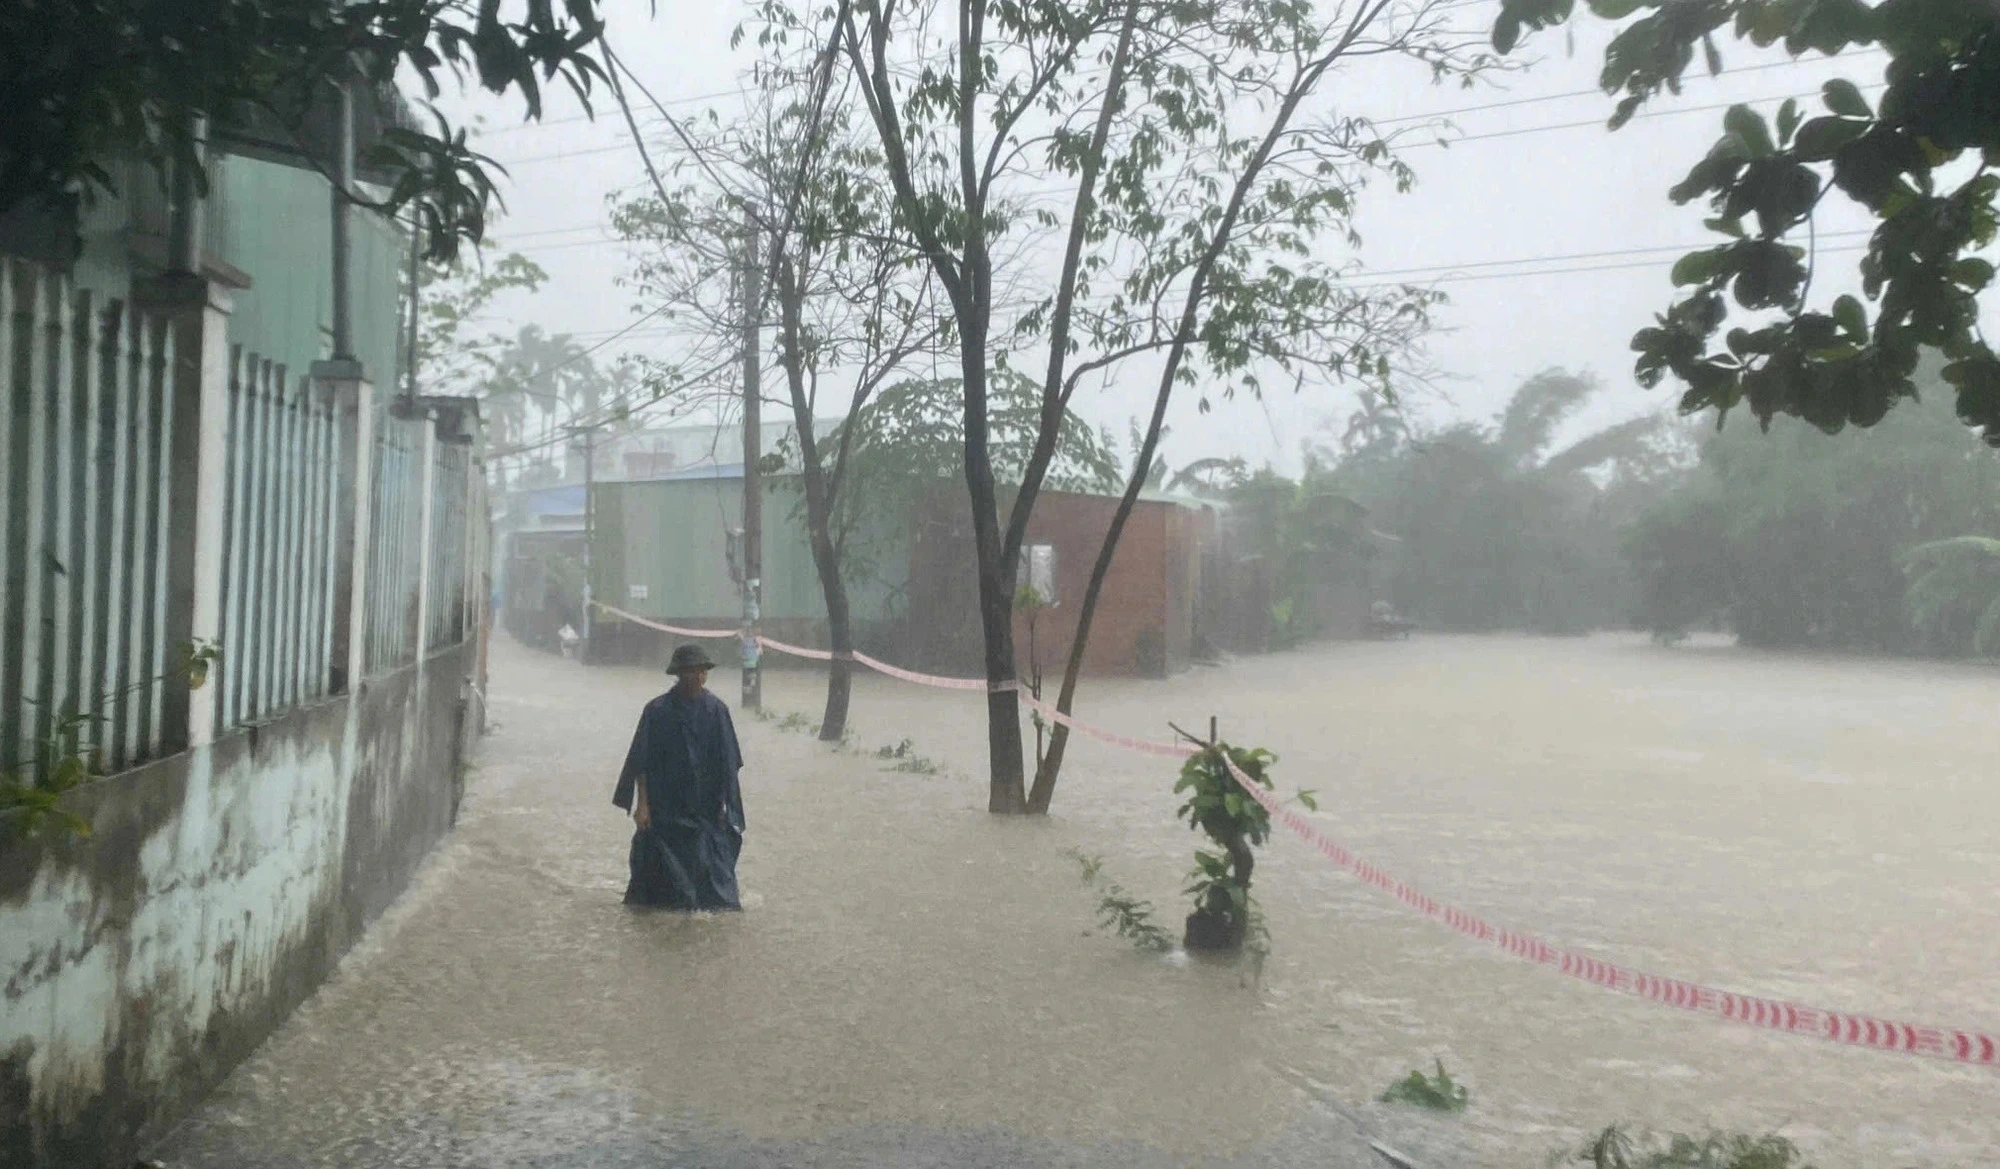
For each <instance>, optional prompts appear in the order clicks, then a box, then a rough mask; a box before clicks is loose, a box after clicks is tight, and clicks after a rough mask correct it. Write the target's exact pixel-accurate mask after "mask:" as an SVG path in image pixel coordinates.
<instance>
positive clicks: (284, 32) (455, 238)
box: [0, 0, 603, 261]
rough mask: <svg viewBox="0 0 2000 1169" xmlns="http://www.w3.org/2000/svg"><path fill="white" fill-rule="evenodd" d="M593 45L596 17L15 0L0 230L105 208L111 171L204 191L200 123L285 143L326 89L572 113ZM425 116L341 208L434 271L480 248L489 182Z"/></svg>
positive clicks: (591, 68)
mask: <svg viewBox="0 0 2000 1169" xmlns="http://www.w3.org/2000/svg"><path fill="white" fill-rule="evenodd" d="M602 31H603V22H602V21H601V20H600V19H599V17H598V15H597V2H596V0H564V2H563V3H562V4H557V3H555V2H554V0H514V2H508V0H480V3H478V4H471V3H462V2H452V3H438V2H436V0H173V2H172V3H152V2H145V0H16V2H13V3H9V4H6V5H4V6H0V109H5V110H6V111H7V116H6V118H4V119H0V214H6V213H8V212H12V211H14V210H16V209H18V208H23V207H33V208H48V209H60V208H68V207H71V206H73V205H74V201H75V199H76V197H77V195H78V194H79V193H81V194H83V195H84V196H91V195H97V194H115V193H116V187H115V181H114V179H113V171H112V168H111V166H110V163H111V162H112V161H113V160H115V159H118V158H134V159H137V160H139V161H141V162H143V163H147V164H150V165H151V166H152V167H153V168H154V169H155V170H156V171H157V172H158V173H159V174H160V175H161V176H163V177H164V176H165V175H167V174H168V173H169V172H170V171H171V170H173V169H174V168H189V169H191V170H192V172H193V174H194V175H195V176H196V178H197V185H198V186H205V184H206V173H205V170H204V169H203V159H202V151H201V141H202V139H203V137H204V131H203V129H202V125H203V123H204V121H205V122H206V123H207V124H208V126H209V128H210V130H219V131H225V132H226V131H228V130H230V129H234V128H253V129H261V128H263V127H266V126H269V127H273V128H274V129H275V131H276V132H277V133H279V134H291V135H293V136H295V137H296V136H298V135H299V134H300V132H301V130H302V128H303V126H304V125H305V123H306V121H307V119H308V117H309V115H311V114H313V113H314V112H315V111H316V110H323V109H324V108H325V103H326V101H327V95H328V92H329V87H330V86H331V85H333V84H335V83H351V84H353V85H356V86H358V87H361V88H363V89H366V90H373V91H382V92H387V91H392V90H393V89H394V87H395V82H396V78H397V77H398V75H399V74H407V75H410V76H414V77H416V78H417V79H418V80H419V81H421V83H422V84H423V86H424V89H425V92H426V93H427V95H428V96H429V97H430V98H433V99H435V98H436V97H437V96H438V95H439V94H440V93H441V92H442V79H443V75H445V74H447V73H449V74H450V75H451V76H452V77H453V78H454V79H457V78H463V77H464V75H465V74H467V73H468V72H469V73H471V74H472V75H474V76H475V77H476V78H477V79H478V82H479V84H480V85H481V86H482V87H484V88H485V89H487V90H489V91H491V92H493V93H497V94H507V93H515V94H518V95H519V98H520V100H521V102H522V104H523V105H524V106H525V108H526V111H527V116H528V117H530V118H539V117H541V113H542V86H543V85H544V84H545V83H547V82H551V81H554V80H556V79H557V78H560V79H562V81H563V82H564V83H565V84H567V85H568V86H569V87H570V88H571V89H572V90H573V91H574V92H575V93H576V94H577V96H578V98H579V99H581V100H583V101H584V103H585V106H586V108H588V104H589V94H590V90H591V87H592V84H593V82H594V81H595V80H597V79H598V78H600V77H601V76H602V70H601V69H600V67H599V66H598V65H597V64H596V63H595V62H594V61H593V60H592V59H591V58H589V57H587V56H585V53H586V51H587V50H588V49H589V47H590V46H591V44H592V43H593V42H594V41H596V40H597V38H598V37H599V36H600V34H601V33H602ZM429 113H430V119H431V127H430V128H429V129H420V128H416V127H414V126H394V127H391V128H388V129H387V130H385V132H384V133H383V135H382V136H381V138H380V140H379V141H378V142H377V143H376V144H375V146H374V147H373V148H372V149H371V151H370V152H369V157H368V158H366V159H365V160H363V161H364V162H365V163H366V164H368V165H370V166H371V167H373V168H374V169H377V170H381V171H385V172H388V173H389V174H390V175H391V176H392V179H393V181H392V182H391V184H390V187H389V189H388V192H387V193H386V194H385V195H383V196H382V197H380V198H377V197H375V196H373V195H370V194H368V193H366V192H364V191H361V190H348V191H346V192H345V195H346V197H347V198H349V199H351V200H352V201H354V202H356V203H358V204H361V205H364V206H368V207H373V208H377V209H379V210H382V211H384V212H395V211H397V210H399V209H401V208H404V207H406V206H411V205H414V206H415V207H416V208H417V213H418V215H419V217H420V218H421V220H422V222H423V225H424V229H425V232H426V235H427V238H428V245H429V254H430V257H431V258H432V259H433V260H439V261H444V260H449V259H451V258H452V257H453V256H455V255H456V254H457V251H458V247H459V244H460V243H461V241H470V242H474V243H477V242H478V241H479V240H480V238H481V237H482V236H483V234H484V232H485V226H486V216H487V212H488V209H489V208H490V207H491V205H492V204H493V202H494V198H495V191H494V174H495V172H496V171H497V170H498V166H497V164H495V163H494V162H493V160H491V159H489V158H486V157H485V156H483V155H480V154H478V153H477V152H475V151H474V150H472V148H471V147H470V146H469V145H468V144H467V141H466V135H465V132H464V131H463V130H462V129H460V128H457V127H455V126H453V125H452V124H451V122H450V121H449V120H448V119H447V118H446V117H445V116H444V115H443V114H441V113H439V112H438V111H437V110H436V109H435V107H432V108H431V109H430V111H429Z"/></svg>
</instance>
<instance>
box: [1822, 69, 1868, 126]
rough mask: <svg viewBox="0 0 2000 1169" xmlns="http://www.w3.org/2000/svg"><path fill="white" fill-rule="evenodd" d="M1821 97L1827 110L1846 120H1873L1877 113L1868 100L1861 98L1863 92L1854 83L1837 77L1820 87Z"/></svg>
mask: <svg viewBox="0 0 2000 1169" xmlns="http://www.w3.org/2000/svg"><path fill="white" fill-rule="evenodd" d="M1820 96H1821V97H1822V98H1823V99H1824V100H1825V102H1826V108H1827V109H1829V110H1832V111H1833V112H1834V113H1836V114H1839V115H1841V116H1842V117H1845V118H1872V117H1874V116H1875V111H1874V110H1872V109H1870V108H1869V107H1868V99H1867V98H1865V97H1863V96H1861V90H1860V89H1858V88H1856V86H1855V84H1854V83H1853V82H1852V81H1849V80H1847V79H1846V78H1844V77H1836V78H1834V79H1833V80H1832V81H1829V82H1827V83H1826V84H1825V85H1823V86H1821V87H1820Z"/></svg>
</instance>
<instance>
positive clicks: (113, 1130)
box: [0, 644, 477, 1169]
mask: <svg viewBox="0 0 2000 1169" xmlns="http://www.w3.org/2000/svg"><path fill="white" fill-rule="evenodd" d="M476 652H477V651H476V648H475V647H474V645H473V644H466V645H461V646H457V647H454V648H453V649H450V650H448V651H445V652H443V653H440V654H438V655H436V656H434V657H432V658H430V659H429V660H428V661H426V662H425V663H423V664H422V665H419V666H414V667H410V668H407V669H403V670H400V671H397V672H394V673H390V674H386V675H383V676H381V677H377V678H372V679H370V680H368V681H367V682H366V683H364V684H363V685H362V686H361V687H359V688H358V692H357V693H355V694H353V695H351V696H341V697H338V698H334V699H329V700H326V701H324V702H320V703H317V704H315V705H311V706H308V707H305V708H303V709H299V710H294V711H292V712H290V713H288V714H285V715H282V716H280V717H278V718H277V719H275V720H274V721H272V722H270V723H267V724H264V725H262V726H260V727H258V728H255V729H254V730H248V731H239V732H236V733H234V734H231V735H229V736H227V737H225V738H223V739H221V740H219V741H218V742H216V743H215V744H214V745H213V746H211V747H206V748H199V749H196V750H194V751H192V752H188V753H184V754H180V755H176V756H173V757H170V758H167V759H164V760H161V761H159V762H157V763H153V764H150V765H148V766H145V767H142V768H139V769H137V770H134V771H131V772H128V773H125V774H123V775H119V776H116V777H114V778H112V779H110V780H107V781H105V782H103V783H99V784H95V785H92V786H90V787H87V788H84V789H80V790H78V791H77V792H75V793H73V794H72V795H71V796H70V797H69V798H70V800H71V801H72V805H71V806H72V807H73V808H74V810H76V811H78V812H79V813H81V814H82V815H84V816H86V817H87V818H89V820H90V821H91V823H92V826H93V831H92V834H91V835H90V836H89V837H88V838H75V839H71V838H63V837H56V838H53V839H33V840H26V841H23V840H20V839H18V838H14V837H9V838H7V839H5V840H0V1165H5V1166H8V1167H9V1169H16V1167H19V1169H28V1167H36V1166H49V1167H55V1166H61V1167H63V1169H87V1167H90V1166H100V1165H103V1166H111V1165H117V1166H121V1169H122V1166H123V1165H126V1164H129V1163H130V1159H131V1157H132V1155H133V1153H134V1152H135V1151H136V1150H137V1149H139V1148H140V1147H142V1145H143V1143H144V1142H146V1141H147V1140H150V1139H151V1138H152V1137H154V1136H156V1135H158V1134H159V1133H160V1132H161V1131H162V1130H163V1129H164V1128H165V1126H167V1125H168V1124H170V1123H172V1122H173V1121H174V1120H176V1119H178V1118H179V1117H180V1116H181V1115H183V1114H184V1113H185V1112H186V1111H187V1109H188V1108H189V1107H190V1106H191V1105H192V1104H193V1103H194V1102H195V1101H196V1100H198V1099H199V1098H200V1097H201V1096H202V1095H203V1094H204V1093H205V1092H207V1091H208V1090H209V1089H210V1088H212V1087H213V1086H214V1085H215V1084H216V1083H217V1082H218V1081H219V1080H220V1079H221V1078H222V1077H223V1076H224V1075H225V1074H226V1073H227V1072H228V1071H229V1070H230V1069H231V1068H232V1067H234V1066H235V1065H236V1064H237V1063H238V1062H239V1061H241V1060H242V1059H243V1058H244V1057H245V1056H247V1055H248V1054H249V1053H250V1052H251V1051H252V1050H253V1049H254V1048H255V1047H256V1045H257V1044H258V1043H260V1042H262V1041H263V1039H264V1038H265V1037H266V1036H268V1035H269V1034H270V1033H271V1032H272V1031H273V1030H274V1029H275V1028H276V1027H277V1025H278V1024H279V1023H280V1022H281V1021H283V1019H284V1018H285V1017H286V1015H287V1014H289V1013H290V1012H291V1011H292V1010H293V1009H294V1008H295V1007H296V1006H297V1005H298V1004H299V1003H301V1002H302V1001H304V999H305V998H306V997H307V996H308V995H309V994H311V993H312V991H313V989H314V988H315V987H317V986H318V985H319V984H320V983H321V981H322V980H324V979H325V978H326V977H327V975H328V974H329V973H330V972H331V971H332V970H333V968H334V965H335V963H336V962H337V961H338V960H339V958H340V956H341V955H342V954H343V953H345V952H346V950H347V949H348V948H349V947H350V946H351V945H353V943H354V942H355V941H356V939H357V938H359V936H360V935H361V932H362V930H363V929H364V928H365V927H366V926H367V924H368V923H369V922H370V921H372V920H373V919H374V918H375V917H376V916H377V915H379V914H380V913H381V912H382V911H383V910H384V909H385V908H386V907H387V906H388V905H389V904H390V902H391V901H393V900H394V899H395V897H396V896H397V894H398V893H400V892H401V891H402V890H403V889H404V887H405V886H406V885H407V884H408V883H409V881H410V878H411V876H412V875H413V874H414V873H415V871H416V869H417V866H418V864H419V863H420V862H421V861H422V859H423V857H424V856H425V854H426V853H427V852H428V851H429V850H430V848H431V846H432V845H433V844H435V843H436V841H437V840H438V839H439V838H440V837H441V836H443V835H444V833H445V832H446V831H447V830H448V829H449V827H450V826H451V823H452V820H453V818H454V816H455V815H456V813H457V808H458V801H459V796H460V793H461V790H462V786H461V785H462V779H461V770H460V765H461V761H462V757H463V750H464V745H465V740H464V736H465V734H466V729H465V728H466V711H465V706H464V700H463V698H462V692H463V679H464V678H465V677H466V675H468V674H469V673H471V672H472V671H473V669H475V668H476V663H475V660H474V655H475V654H476ZM6 831H7V826H6V825H5V824H0V833H4V832H6Z"/></svg>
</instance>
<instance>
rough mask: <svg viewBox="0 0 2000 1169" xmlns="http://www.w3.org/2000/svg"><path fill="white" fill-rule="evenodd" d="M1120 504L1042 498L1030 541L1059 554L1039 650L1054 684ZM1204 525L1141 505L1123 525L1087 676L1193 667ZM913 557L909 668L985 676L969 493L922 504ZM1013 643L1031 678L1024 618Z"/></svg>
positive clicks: (1041, 617) (1095, 624)
mask: <svg viewBox="0 0 2000 1169" xmlns="http://www.w3.org/2000/svg"><path fill="white" fill-rule="evenodd" d="M1117 506H1118V501H1117V500H1116V499H1106V498H1102V497H1099V496H1091V495H1072V494H1068V493H1061V492H1051V493H1045V494H1043V495H1042V496H1041V498H1040V499H1038V500H1037V501H1036V503H1035V512H1034V517H1033V519H1032V520H1031V521H1030V522H1029V525H1028V532H1027V539H1026V541H1025V542H1026V543H1027V544H1051V545H1054V546H1055V549H1056V602H1057V603H1056V604H1055V606H1054V607H1052V608H1048V609H1044V610H1043V611H1042V612H1041V613H1040V614H1038V615H1037V618H1036V628H1035V638H1034V641H1035V648H1036V650H1037V652H1038V654H1039V656H1040V659H1041V663H1042V672H1043V675H1044V676H1045V677H1046V678H1047V679H1048V680H1049V684H1050V685H1051V686H1053V685H1056V684H1057V683H1058V682H1059V681H1060V679H1061V677H1062V670H1063V666H1064V663H1065V662H1066V661H1067V659H1068V655H1069V647H1070V643H1071V641H1072V639H1073V638H1074V637H1075V633H1076V618H1077V613H1078V612H1079V611H1080V610H1081V609H1082V607H1083V594H1084V589H1085V587H1086V586H1087V585H1088V584H1089V581H1090V570H1091V566H1092V565H1093V564H1094V563H1095V562H1096V560H1097V550H1098V548H1099V546H1100V545H1101V544H1102V542H1103V540H1104V533H1105V531H1106V530H1107V529H1108V528H1109V527H1110V524H1111V516H1112V513H1113V512H1114V511H1115V510H1116V509H1117ZM1202 522H1203V520H1202V517H1201V515H1200V514H1199V513H1189V512H1186V511H1184V510H1183V509H1181V508H1179V507H1176V506H1174V505H1172V504H1165V503H1152V502H1144V501H1142V502H1140V503H1139V504H1137V505H1136V506H1135V507H1134V508H1133V510H1132V515H1131V518H1130V519H1128V520H1127V521H1126V524H1125V531H1124V534H1123V536H1122V537H1121V538H1120V540H1119V543H1118V551H1117V554H1116V555H1115V556H1114V557H1113V559H1112V562H1111V571H1110V573H1109V574H1108V575H1107V576H1106V577H1105V582H1104V595H1103V597H1102V598H1101V599H1100V600H1099V602H1098V606H1097V613H1096V616H1095V617H1094V618H1093V620H1092V622H1091V632H1090V645H1089V648H1088V649H1087V650H1086V651H1085V656H1084V663H1083V665H1084V673H1085V674H1089V675H1100V676H1101V675H1133V674H1139V673H1142V672H1149V671H1147V670H1146V669H1144V668H1143V667H1147V666H1150V667H1151V672H1158V671H1167V672H1171V671H1173V670H1177V669H1182V668H1185V667H1186V665H1187V663H1188V657H1189V651H1190V642H1191V632H1192V625H1193V621H1194V608H1195V598H1196V580H1197V578H1198V573H1199V567H1198V564H1199V558H1200V551H1199V546H1198V537H1199V533H1200V528H1201V524H1202ZM915 523H916V525H917V530H916V532H915V533H914V537H915V538H914V539H913V540H912V542H911V554H910V593H909V596H910V603H909V616H910V633H909V638H908V641H909V644H910V646H911V657H912V662H911V664H912V665H913V666H915V667H916V668H918V669H928V670H936V671H941V672H950V673H956V674H966V675H974V676H976V675H978V674H979V673H980V672H981V671H982V669H983V667H982V664H981V663H982V656H981V653H982V651H981V641H980V636H979V612H978V596H979V592H978V581H977V577H976V575H975V571H974V562H973V555H972V537H971V517H970V511H969V508H968V507H967V505H966V503H965V500H964V497H963V494H962V492H961V491H960V490H959V489H957V488H956V487H955V485H953V486H947V487H940V489H939V491H938V492H936V493H935V494H933V496H932V497H931V498H930V499H928V500H927V501H926V502H925V504H924V506H922V507H920V508H919V509H918V511H917V516H916V520H915ZM1014 640H1015V647H1016V651H1017V656H1018V661H1019V663H1020V664H1019V669H1020V671H1021V674H1022V676H1023V677H1026V676H1027V672H1028V668H1029V662H1028V650H1029V638H1028V621H1027V618H1026V616H1025V615H1022V614H1017V615H1016V617H1015V621H1014Z"/></svg>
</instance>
